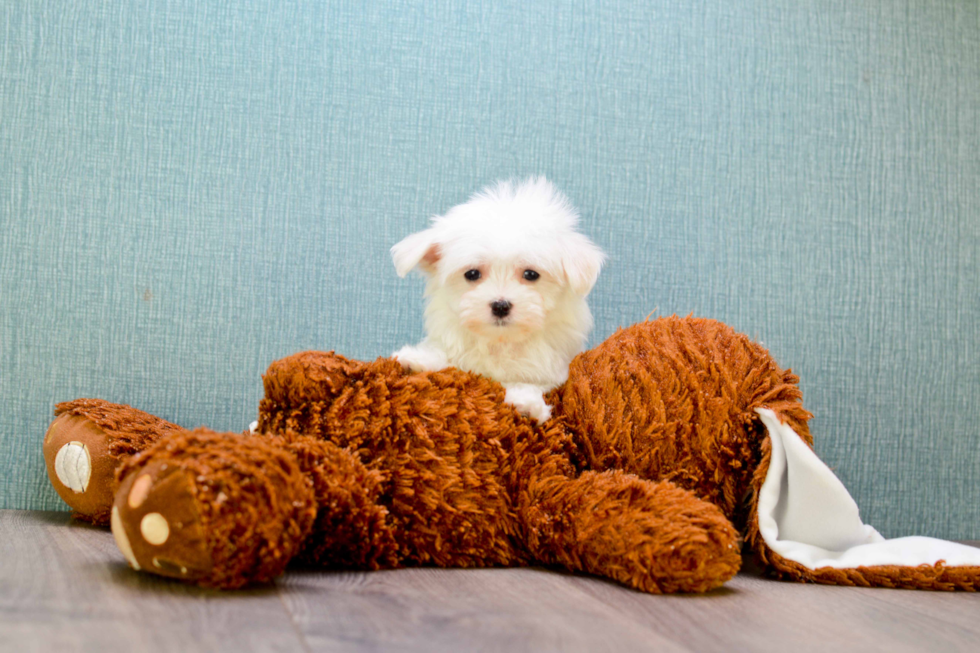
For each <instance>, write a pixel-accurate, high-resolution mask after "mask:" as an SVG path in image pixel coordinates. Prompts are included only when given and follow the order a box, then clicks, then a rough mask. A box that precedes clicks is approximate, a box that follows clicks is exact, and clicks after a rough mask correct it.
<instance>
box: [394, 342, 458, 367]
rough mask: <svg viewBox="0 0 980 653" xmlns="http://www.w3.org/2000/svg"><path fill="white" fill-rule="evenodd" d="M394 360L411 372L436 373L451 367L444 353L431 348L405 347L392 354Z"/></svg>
mask: <svg viewBox="0 0 980 653" xmlns="http://www.w3.org/2000/svg"><path fill="white" fill-rule="evenodd" d="M392 358H394V359H395V360H397V361H398V362H399V363H401V364H402V367H404V368H405V369H406V370H408V371H410V372H434V371H435V370H441V369H443V368H445V367H447V366H448V365H449V362H448V361H447V360H446V355H445V354H444V353H442V352H441V351H439V350H437V349H432V348H430V347H413V346H411V345H405V346H404V347H402V348H401V349H399V350H398V351H396V352H395V353H394V354H392Z"/></svg>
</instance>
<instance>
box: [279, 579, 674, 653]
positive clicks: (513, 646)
mask: <svg viewBox="0 0 980 653" xmlns="http://www.w3.org/2000/svg"><path fill="white" fill-rule="evenodd" d="M583 581H584V582H592V579H584V578H580V577H573V576H570V575H568V574H560V573H555V572H550V571H544V570H536V569H429V568H425V569H403V570H398V571H393V572H375V573H371V574H360V573H316V572H303V573H298V574H297V573H293V574H290V575H289V576H287V578H285V579H284V582H283V583H281V585H282V588H283V599H284V600H285V602H286V605H287V606H288V607H289V609H290V611H291V612H292V613H293V616H294V618H295V620H296V623H297V627H298V628H299V629H300V630H301V632H302V633H303V635H304V637H305V639H306V641H307V642H308V643H309V645H310V648H311V650H314V651H344V650H384V651H432V652H436V651H595V652H600V651H646V650H657V651H686V650H688V648H687V647H686V646H684V645H683V644H681V643H677V642H673V641H671V640H670V639H668V638H665V637H663V636H661V635H660V634H658V633H657V632H656V631H655V630H653V629H651V628H650V627H649V626H648V625H646V624H644V623H643V622H640V621H637V620H635V619H631V618H624V617H623V615H622V614H621V613H620V611H619V610H618V607H617V606H616V604H615V603H605V602H602V601H599V600H596V599H595V598H593V597H591V596H589V595H588V594H587V593H585V592H583V591H582V589H581V587H580V586H581V584H582V582H583ZM598 582H601V581H598ZM615 589H616V590H617V591H622V592H627V593H632V592H628V591H627V590H621V588H618V587H616V588H615Z"/></svg>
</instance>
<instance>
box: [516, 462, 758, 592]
mask: <svg viewBox="0 0 980 653" xmlns="http://www.w3.org/2000/svg"><path fill="white" fill-rule="evenodd" d="M535 486H537V487H535ZM521 518H522V520H523V522H524V528H525V529H526V530H525V533H526V538H527V544H528V547H529V548H530V550H531V553H532V555H534V556H535V557H536V558H537V559H539V560H540V561H542V562H544V563H546V564H557V565H562V566H564V567H567V568H569V569H572V570H575V571H582V572H586V573H591V574H596V575H599V576H605V577H607V578H611V579H613V580H616V581H618V582H620V583H623V584H625V585H628V586H630V587H634V588H636V589H639V590H643V591H645V592H650V593H654V594H660V593H671V592H704V591H707V590H710V589H713V588H715V587H718V586H720V585H722V584H723V583H724V582H725V581H727V580H729V579H731V578H732V577H733V576H734V575H735V574H736V573H737V572H738V569H739V566H740V565H741V555H740V542H739V538H738V533H737V532H736V530H735V528H734V527H733V526H732V524H731V522H729V521H728V519H727V518H726V517H725V516H724V514H723V513H722V511H721V510H720V509H719V508H718V507H717V506H715V505H713V504H711V503H708V502H706V501H702V500H701V499H698V498H697V497H696V496H695V495H694V494H693V493H691V492H689V491H687V490H684V489H681V488H679V487H677V486H675V485H673V484H672V483H669V482H660V483H654V482H651V481H645V480H642V479H640V478H638V477H636V476H633V475H631V474H626V473H623V472H620V471H618V470H617V471H607V472H601V473H597V472H585V473H583V474H582V475H581V476H580V477H578V478H576V479H574V480H561V481H557V480H555V479H549V480H546V481H544V482H539V483H533V482H532V483H531V484H530V485H529V486H528V492H527V502H526V504H525V505H524V506H523V507H522V509H521Z"/></svg>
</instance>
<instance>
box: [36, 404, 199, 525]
mask: <svg viewBox="0 0 980 653" xmlns="http://www.w3.org/2000/svg"><path fill="white" fill-rule="evenodd" d="M55 415H56V417H55V419H54V421H53V422H51V425H50V426H49V427H48V430H47V433H46V434H45V436H44V442H43V446H42V447H43V452H44V461H45V465H46V467H47V472H48V478H49V479H50V480H51V485H52V486H53V487H54V489H55V491H57V492H58V495H59V496H60V497H61V498H62V500H64V502H65V503H67V504H68V506H69V507H71V509H72V510H73V515H74V516H75V517H76V518H78V519H82V520H85V521H89V522H92V523H94V524H98V525H102V526H105V525H108V524H109V512H110V509H111V508H112V500H113V497H114V496H115V493H116V488H117V487H118V485H117V483H116V469H117V468H118V467H119V466H120V465H121V464H122V461H123V460H124V459H125V458H126V457H127V456H131V455H133V454H136V453H139V452H140V451H142V450H143V449H145V448H146V447H148V446H149V445H150V444H152V443H153V442H156V441H157V440H158V439H159V438H161V437H164V436H166V435H168V434H170V433H173V432H177V431H181V430H182V429H181V428H180V427H179V426H177V425H176V424H171V423H170V422H168V421H166V420H162V419H160V418H158V417H154V416H153V415H150V414H148V413H144V412H143V411H140V410H136V409H135V408H132V407H130V406H124V405H121V404H112V403H109V402H107V401H102V400H100V399H76V400H75V401H71V402H65V403H61V404H58V405H57V406H56V407H55Z"/></svg>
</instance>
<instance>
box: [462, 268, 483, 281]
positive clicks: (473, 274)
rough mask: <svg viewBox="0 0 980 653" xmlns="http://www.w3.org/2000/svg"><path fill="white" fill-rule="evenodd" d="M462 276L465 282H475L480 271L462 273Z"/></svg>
mask: <svg viewBox="0 0 980 653" xmlns="http://www.w3.org/2000/svg"><path fill="white" fill-rule="evenodd" d="M463 276H464V277H466V280H467V281H476V280H477V279H479V278H480V271H479V270H467V271H466V272H464V273H463Z"/></svg>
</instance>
